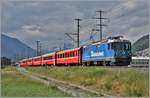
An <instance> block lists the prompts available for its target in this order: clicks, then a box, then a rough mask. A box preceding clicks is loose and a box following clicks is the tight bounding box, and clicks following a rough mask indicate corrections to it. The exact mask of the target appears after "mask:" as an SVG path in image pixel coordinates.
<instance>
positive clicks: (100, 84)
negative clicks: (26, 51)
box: [28, 67, 149, 96]
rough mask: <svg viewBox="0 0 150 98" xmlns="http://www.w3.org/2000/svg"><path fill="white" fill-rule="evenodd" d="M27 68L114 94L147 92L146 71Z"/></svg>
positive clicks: (145, 94) (147, 79)
mask: <svg viewBox="0 0 150 98" xmlns="http://www.w3.org/2000/svg"><path fill="white" fill-rule="evenodd" d="M28 70H29V71H31V72H36V73H39V74H44V75H47V76H50V77H53V78H55V79H59V80H64V81H67V82H70V83H74V84H78V85H82V86H85V87H87V88H90V89H94V90H96V91H99V92H105V93H109V94H112V95H116V96H148V94H149V89H148V88H149V74H148V72H143V73H141V72H140V73H139V72H138V71H135V70H132V69H111V68H109V69H108V68H98V67H49V68H48V67H47V68H46V67H34V68H33V67H30V68H28Z"/></svg>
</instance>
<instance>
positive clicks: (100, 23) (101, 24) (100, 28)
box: [94, 10, 107, 41]
mask: <svg viewBox="0 0 150 98" xmlns="http://www.w3.org/2000/svg"><path fill="white" fill-rule="evenodd" d="M96 12H98V13H99V17H97V18H94V19H99V24H96V26H99V31H100V41H102V37H103V34H102V32H103V31H102V27H103V26H106V25H104V24H103V23H102V20H104V19H107V18H103V17H102V13H103V12H104V11H102V10H99V11H96ZM96 31H97V30H96Z"/></svg>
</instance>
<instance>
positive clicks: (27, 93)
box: [1, 67, 69, 97]
mask: <svg viewBox="0 0 150 98" xmlns="http://www.w3.org/2000/svg"><path fill="white" fill-rule="evenodd" d="M1 94H2V95H1V96H3V97H9V96H12V97H38V96H39V97H48V96H53V97H57V96H58V97H59V96H69V95H66V94H64V93H63V92H61V91H59V90H58V89H57V88H55V87H49V86H46V85H44V84H42V83H39V82H36V81H34V80H30V79H28V78H27V77H25V76H23V75H21V74H20V73H19V72H18V71H17V70H16V69H15V68H12V67H11V68H4V69H1Z"/></svg>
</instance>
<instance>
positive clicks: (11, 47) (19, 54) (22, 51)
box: [1, 34, 36, 59]
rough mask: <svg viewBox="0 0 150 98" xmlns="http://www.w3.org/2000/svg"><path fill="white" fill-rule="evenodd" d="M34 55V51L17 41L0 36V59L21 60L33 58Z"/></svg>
mask: <svg viewBox="0 0 150 98" xmlns="http://www.w3.org/2000/svg"><path fill="white" fill-rule="evenodd" d="M35 54H36V51H35V50H34V49H32V48H30V47H29V46H28V45H26V44H24V43H23V42H21V41H19V40H18V39H16V38H12V37H9V36H6V35H4V34H1V57H7V58H11V59H21V58H27V57H31V56H34V55H35Z"/></svg>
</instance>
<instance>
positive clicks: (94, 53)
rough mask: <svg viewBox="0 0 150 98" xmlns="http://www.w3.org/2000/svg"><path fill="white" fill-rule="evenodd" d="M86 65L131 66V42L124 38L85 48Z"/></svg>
mask: <svg viewBox="0 0 150 98" xmlns="http://www.w3.org/2000/svg"><path fill="white" fill-rule="evenodd" d="M82 53H83V54H82V63H83V64H84V65H94V64H96V65H104V66H105V65H129V64H130V62H131V42H130V41H129V40H125V39H123V37H122V36H117V37H109V38H107V39H106V40H103V41H101V42H97V43H94V44H91V45H87V46H83V52H82Z"/></svg>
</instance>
